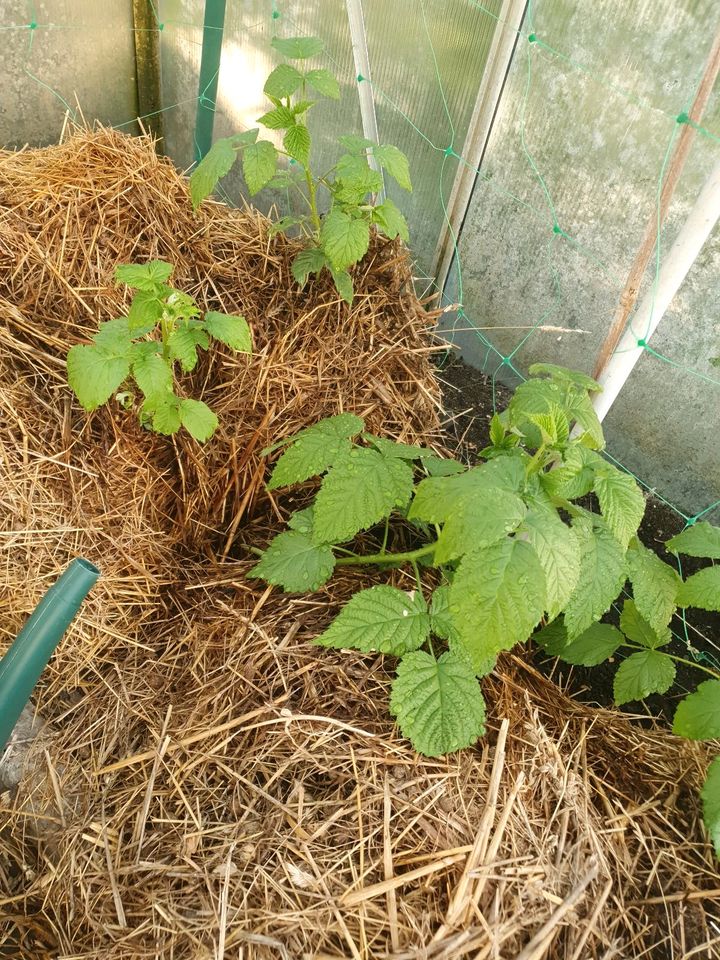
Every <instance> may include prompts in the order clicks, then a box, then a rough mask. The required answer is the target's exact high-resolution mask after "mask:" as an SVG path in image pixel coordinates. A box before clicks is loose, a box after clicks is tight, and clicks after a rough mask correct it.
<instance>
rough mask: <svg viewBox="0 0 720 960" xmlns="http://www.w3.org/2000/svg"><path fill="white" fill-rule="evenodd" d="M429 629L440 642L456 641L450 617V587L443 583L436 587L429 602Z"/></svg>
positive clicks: (456, 636) (453, 625)
mask: <svg viewBox="0 0 720 960" xmlns="http://www.w3.org/2000/svg"><path fill="white" fill-rule="evenodd" d="M430 629H431V631H432V632H433V633H434V634H435V636H436V637H440V639H441V640H458V639H459V636H458V632H457V630H456V629H455V624H454V623H453V620H452V617H451V615H450V585H449V584H447V583H445V584H442V585H441V586H439V587H436V588H435V590H434V592H433V595H432V599H431V601H430Z"/></svg>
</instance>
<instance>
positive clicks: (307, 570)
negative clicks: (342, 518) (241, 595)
mask: <svg viewBox="0 0 720 960" xmlns="http://www.w3.org/2000/svg"><path fill="white" fill-rule="evenodd" d="M334 569H335V557H334V556H333V552H332V550H331V549H330V547H328V546H326V545H325V544H314V543H313V542H312V540H311V539H310V537H309V536H308V535H307V534H306V533H302V532H300V531H299V530H290V531H286V532H285V533H280V534H278V536H277V537H275V539H274V540H273V541H272V542H271V543H270V546H269V547H268V548H267V550H265V552H264V553H263V555H262V558H261V559H260V561H259V562H258V563H256V564H255V566H254V567H253V568H252V570H250V571H249V572H248V577H260V578H261V579H263V580H266V581H267V582H268V583H272V584H274V585H275V586H279V587H282V588H283V590H284V591H285V592H286V593H301V592H303V591H308V590H318V589H319V588H320V587H321V586H322V585H323V584H324V583H326V582H327V581H328V580H329V579H330V577H331V576H332V572H333V570H334Z"/></svg>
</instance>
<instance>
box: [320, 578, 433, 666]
mask: <svg viewBox="0 0 720 960" xmlns="http://www.w3.org/2000/svg"><path fill="white" fill-rule="evenodd" d="M429 635H430V617H429V615H428V611H427V606H426V604H425V601H424V599H423V597H422V595H421V594H420V593H416V594H415V595H414V596H412V597H411V596H409V595H408V594H407V593H404V592H403V591H402V590H398V589H396V588H395V587H388V586H385V585H380V586H377V587H370V589H369V590H360V591H359V592H358V593H356V594H355V596H353V597H352V598H351V600H349V602H348V603H346V604H345V606H344V607H343V608H342V610H341V611H340V613H339V614H338V616H337V617H336V618H335V620H333V622H332V623H331V624H330V626H329V627H328V629H327V630H326V631H325V632H324V633H323V634H321V635H320V636H319V637H318V638H317V640H316V641H315V643H317V644H318V645H319V646H321V647H337V648H343V647H348V648H351V649H353V650H362V651H363V652H365V653H369V652H375V651H377V652H379V653H389V654H392V655H393V656H395V657H401V656H403V654H405V653H408V652H409V651H411V650H417V649H418V647H421V646H422V645H423V643H425V641H426V640H427V638H428V636H429Z"/></svg>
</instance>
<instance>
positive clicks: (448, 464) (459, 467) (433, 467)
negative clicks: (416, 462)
mask: <svg viewBox="0 0 720 960" xmlns="http://www.w3.org/2000/svg"><path fill="white" fill-rule="evenodd" d="M423 467H425V469H426V470H427V472H428V473H429V474H430V476H431V477H452V476H455V475H456V474H458V473H465V472H466V470H467V467H466V466H465V464H463V463H458V461H457V460H448V459H447V458H446V457H436V456H430V457H425V459H424V460H423Z"/></svg>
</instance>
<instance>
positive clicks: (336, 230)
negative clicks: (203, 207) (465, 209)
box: [190, 37, 412, 303]
mask: <svg viewBox="0 0 720 960" xmlns="http://www.w3.org/2000/svg"><path fill="white" fill-rule="evenodd" d="M272 46H273V48H274V49H275V50H277V52H278V53H280V54H281V55H282V56H283V57H285V58H286V60H292V61H294V62H296V63H298V64H299V65H300V66H299V67H295V66H293V65H292V64H291V63H287V62H285V63H281V64H280V65H279V66H277V67H276V68H275V69H274V70H273V71H272V73H271V74H270V75H269V77H268V78H267V81H266V82H265V87H264V92H265V94H266V96H267V98H268V100H269V101H270V103H271V105H272V109H271V110H269V111H268V112H267V113H264V114H263V115H262V116H261V117H260V118H259V119H258V123H259V124H261V125H262V126H263V127H265V128H266V129H268V130H281V131H283V149H280V150H278V149H277V148H276V147H275V144H274V143H271V141H269V140H258V133H259V129H258V128H257V127H256V128H253V129H252V130H246V131H244V132H243V133H239V134H236V135H235V136H232V137H225V138H224V139H222V140H217V141H216V142H215V143H214V144H213V145H212V147H211V148H210V150H209V151H208V153H207V154H206V156H205V157H203V159H202V160H201V161H200V163H199V164H198V166H197V167H196V169H195V170H194V171H193V174H192V176H191V177H190V195H191V198H192V203H193V206H194V207H195V208H197V207H198V206H199V204H200V203H201V202H202V201H203V200H204V199H205V198H206V197H208V196H209V195H210V194H211V193H212V192H213V190H214V189H215V187H216V186H217V184H218V181H219V180H221V179H222V177H224V176H225V175H226V174H227V173H229V172H230V170H231V169H232V167H233V166H234V164H235V162H236V160H237V159H238V158H239V157H242V168H243V175H244V177H245V183H246V184H247V188H248V191H249V193H250V196H254V195H255V194H256V193H258V191H260V190H262V189H263V187H268V186H269V187H273V188H278V189H287V190H291V191H293V192H294V194H295V195H296V196H297V197H299V199H300V203H301V204H302V205H303V210H304V212H303V213H299V214H296V215H293V216H286V217H283V218H282V219H281V220H278V221H277V222H276V223H274V224H273V226H272V228H271V229H272V232H273V233H278V232H281V231H288V230H294V231H296V232H299V233H300V234H301V236H303V237H304V238H305V240H306V245H305V248H304V249H303V250H301V251H300V252H299V253H298V254H297V256H296V257H295V259H294V260H293V263H292V274H293V277H294V278H295V280H296V281H297V282H298V283H299V284H300V286H301V287H303V286H304V285H305V284H306V283H307V280H308V277H309V276H310V275H311V274H315V273H319V272H320V271H322V270H328V271H329V272H330V274H331V275H332V278H333V281H334V283H335V286H336V288H337V291H338V293H339V294H340V296H341V297H343V299H344V300H346V301H347V303H352V299H353V282H352V277H351V276H350V273H349V272H348V271H349V268H350V267H352V266H353V265H354V264H356V263H357V262H358V261H359V260H361V259H362V258H363V256H364V255H365V254H366V252H367V249H368V245H369V243H370V231H371V228H372V227H373V226H374V227H375V228H376V229H378V230H380V231H381V232H382V233H384V234H385V236H387V237H389V238H390V239H393V238H395V237H398V236H399V237H401V238H402V239H403V240H405V241H407V240H408V239H409V237H408V228H407V223H406V222H405V218H404V216H403V215H402V213H401V212H400V210H399V209H398V208H397V206H396V205H395V204H394V203H393V202H392V200H384V201H383V202H382V203H379V204H373V202H372V198H373V197H374V196H375V195H376V194H378V193H379V192H380V191H381V190H382V187H383V178H382V174H381V173H380V172H379V171H380V170H381V169H383V170H385V171H386V172H387V173H388V174H389V175H390V176H391V177H393V178H394V180H395V181H396V182H397V183H398V185H399V186H400V187H402V188H403V189H404V190H412V183H411V182H410V169H409V165H408V161H407V157H406V156H405V155H404V154H403V153H402V152H401V151H400V150H399V149H398V148H397V147H395V146H392V145H391V144H376V143H373V142H372V141H371V140H366V139H365V138H363V137H357V136H342V137H340V141H339V142H340V146H341V147H342V148H343V150H344V153H343V154H342V155H341V156H340V158H339V159H338V161H337V163H335V164H334V165H333V166H332V167H331V168H330V169H329V170H327V171H324V172H323V173H322V174H319V173H318V172H317V171H316V170H314V169H313V167H312V165H311V162H310V151H311V147H312V142H311V138H310V132H309V130H308V127H307V115H308V112H309V111H310V110H311V109H312V108H313V107H314V106H315V105H316V104H317V102H318V100H317V99H315V98H316V97H324V98H326V99H327V98H329V99H332V100H337V99H339V97H340V85H339V84H338V82H337V80H336V78H335V77H334V76H333V75H332V73H330V71H329V70H325V69H323V68H316V69H306V61H307V60H311V59H312V58H314V57H317V56H319V55H320V54H321V53H322V52H323V49H324V43H323V41H322V40H320V39H319V38H318V37H290V38H288V39H281V38H279V37H276V38H275V39H274V40H273V41H272ZM280 157H284V158H286V160H287V161H288V166H287V168H286V169H278V161H279V160H280ZM371 159H372V164H373V165H372V166H371V164H370V160H371ZM323 194H324V197H323ZM321 198H322V200H324V201H325V202H327V204H328V206H329V209H328V212H327V213H326V214H325V215H324V216H321V213H320V210H321V206H322V204H321Z"/></svg>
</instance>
